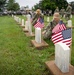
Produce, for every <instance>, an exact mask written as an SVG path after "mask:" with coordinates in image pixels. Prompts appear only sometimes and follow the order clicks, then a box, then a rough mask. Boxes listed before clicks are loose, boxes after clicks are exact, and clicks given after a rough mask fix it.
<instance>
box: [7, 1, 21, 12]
mask: <svg viewBox="0 0 74 75" xmlns="http://www.w3.org/2000/svg"><path fill="white" fill-rule="evenodd" d="M19 8H20V6H19V4H18V3H15V0H9V1H8V4H7V9H8V10H14V11H16V10H19Z"/></svg>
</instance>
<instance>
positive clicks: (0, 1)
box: [0, 0, 6, 11]
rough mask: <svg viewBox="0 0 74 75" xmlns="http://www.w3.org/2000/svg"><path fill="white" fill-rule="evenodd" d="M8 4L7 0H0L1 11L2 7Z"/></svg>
mask: <svg viewBox="0 0 74 75" xmlns="http://www.w3.org/2000/svg"><path fill="white" fill-rule="evenodd" d="M5 4H6V0H0V11H2V9H3V8H4V6H5Z"/></svg>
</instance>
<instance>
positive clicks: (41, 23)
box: [34, 18, 44, 29]
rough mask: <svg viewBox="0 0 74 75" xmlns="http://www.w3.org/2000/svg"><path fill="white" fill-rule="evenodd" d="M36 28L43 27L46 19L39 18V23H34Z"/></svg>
mask: <svg viewBox="0 0 74 75" xmlns="http://www.w3.org/2000/svg"><path fill="white" fill-rule="evenodd" d="M34 27H35V28H37V27H39V28H41V29H42V28H43V27H44V20H43V18H38V20H37V23H36V24H35V25H34Z"/></svg>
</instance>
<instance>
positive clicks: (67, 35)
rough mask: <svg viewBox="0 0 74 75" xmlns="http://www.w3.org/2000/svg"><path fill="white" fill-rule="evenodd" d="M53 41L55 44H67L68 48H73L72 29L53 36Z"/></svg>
mask: <svg viewBox="0 0 74 75" xmlns="http://www.w3.org/2000/svg"><path fill="white" fill-rule="evenodd" d="M51 39H52V41H53V43H54V44H56V43H58V42H62V43H65V44H66V45H67V46H68V47H70V46H71V42H72V30H71V28H69V29H66V30H62V31H60V32H57V33H55V34H53V35H52V38H51Z"/></svg>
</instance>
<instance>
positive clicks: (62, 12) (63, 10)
mask: <svg viewBox="0 0 74 75" xmlns="http://www.w3.org/2000/svg"><path fill="white" fill-rule="evenodd" d="M60 14H61V17H62V18H63V17H64V14H65V9H64V8H63V7H62V9H61V10H60Z"/></svg>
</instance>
